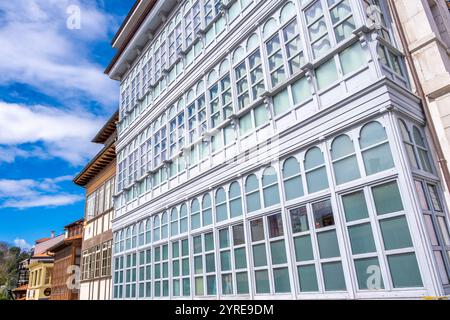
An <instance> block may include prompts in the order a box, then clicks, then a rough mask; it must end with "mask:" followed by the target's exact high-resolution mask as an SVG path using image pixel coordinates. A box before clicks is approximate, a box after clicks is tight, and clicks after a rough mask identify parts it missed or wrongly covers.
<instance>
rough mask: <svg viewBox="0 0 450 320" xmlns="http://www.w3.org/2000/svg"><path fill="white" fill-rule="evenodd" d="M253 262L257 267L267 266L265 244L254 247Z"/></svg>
mask: <svg viewBox="0 0 450 320" xmlns="http://www.w3.org/2000/svg"><path fill="white" fill-rule="evenodd" d="M253 261H254V264H255V267H262V266H266V265H267V258H266V245H265V244H264V243H262V244H258V245H254V246H253Z"/></svg>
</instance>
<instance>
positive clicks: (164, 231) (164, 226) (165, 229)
mask: <svg viewBox="0 0 450 320" xmlns="http://www.w3.org/2000/svg"><path fill="white" fill-rule="evenodd" d="M168 220H169V219H168V217H167V212H164V213H163V214H162V216H161V239H166V238H167V237H168V236H169V226H168Z"/></svg>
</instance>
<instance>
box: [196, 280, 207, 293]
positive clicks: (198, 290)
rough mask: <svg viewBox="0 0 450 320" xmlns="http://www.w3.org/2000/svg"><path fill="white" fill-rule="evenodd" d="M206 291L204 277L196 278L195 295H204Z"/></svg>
mask: <svg viewBox="0 0 450 320" xmlns="http://www.w3.org/2000/svg"><path fill="white" fill-rule="evenodd" d="M204 292H205V291H204V287H203V277H197V278H195V295H196V296H202V295H204Z"/></svg>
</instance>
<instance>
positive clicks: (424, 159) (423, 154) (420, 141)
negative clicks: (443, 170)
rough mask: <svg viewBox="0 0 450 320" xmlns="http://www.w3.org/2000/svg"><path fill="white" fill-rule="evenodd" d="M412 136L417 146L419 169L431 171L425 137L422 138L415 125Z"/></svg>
mask: <svg viewBox="0 0 450 320" xmlns="http://www.w3.org/2000/svg"><path fill="white" fill-rule="evenodd" d="M413 136H414V142H415V144H416V147H417V153H418V155H419V161H420V167H421V169H422V170H425V171H428V172H433V169H432V166H431V162H430V157H429V156H428V149H427V145H426V144H425V139H424V138H423V135H422V132H421V131H420V130H419V128H417V127H416V126H414V127H413Z"/></svg>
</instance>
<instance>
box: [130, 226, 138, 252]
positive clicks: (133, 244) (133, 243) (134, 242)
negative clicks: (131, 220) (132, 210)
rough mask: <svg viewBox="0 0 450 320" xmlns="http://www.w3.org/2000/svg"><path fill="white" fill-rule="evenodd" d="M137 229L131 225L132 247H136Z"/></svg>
mask: <svg viewBox="0 0 450 320" xmlns="http://www.w3.org/2000/svg"><path fill="white" fill-rule="evenodd" d="M136 232H137V230H136V227H135V226H131V248H136V245H137V234H136Z"/></svg>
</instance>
